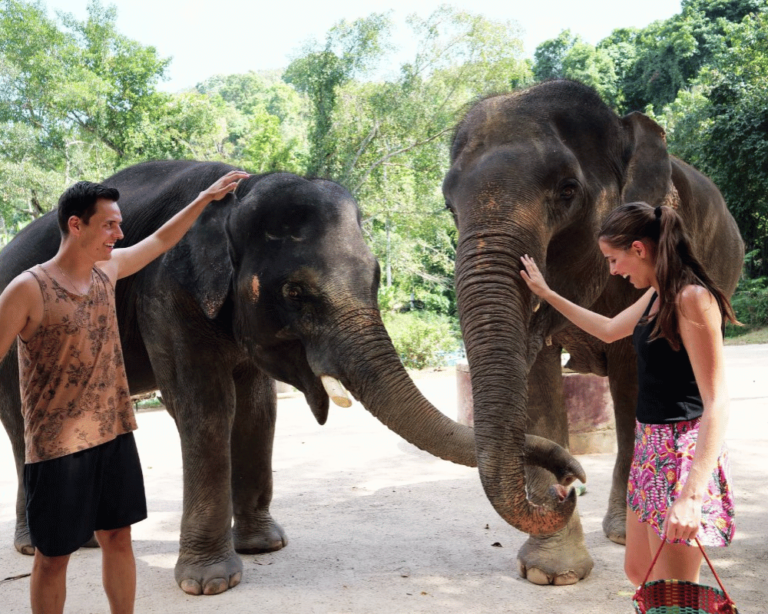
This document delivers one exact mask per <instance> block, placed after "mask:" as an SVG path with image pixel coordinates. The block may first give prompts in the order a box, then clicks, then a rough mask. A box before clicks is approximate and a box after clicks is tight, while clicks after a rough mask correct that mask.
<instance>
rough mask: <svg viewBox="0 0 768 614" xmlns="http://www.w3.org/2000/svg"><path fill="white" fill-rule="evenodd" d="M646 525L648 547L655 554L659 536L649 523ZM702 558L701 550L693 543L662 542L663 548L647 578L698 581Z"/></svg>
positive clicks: (659, 542) (659, 544)
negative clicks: (690, 544) (689, 544)
mask: <svg viewBox="0 0 768 614" xmlns="http://www.w3.org/2000/svg"><path fill="white" fill-rule="evenodd" d="M647 526H648V529H647V530H648V548H649V550H650V551H651V552H652V553H653V555H654V556H655V555H656V551H657V550H658V549H659V547H660V546H661V538H660V537H659V536H658V535H656V532H655V531H654V530H653V529H652V528H651V526H650V525H647ZM703 558H704V557H703V556H702V554H701V550H699V547H698V546H696V545H695V544H694V545H693V546H688V545H687V544H664V550H662V551H661V556H659V560H658V561H656V565H655V566H654V568H653V572H652V573H651V577H650V578H649V580H663V579H675V580H687V581H688V582H698V581H699V571H700V570H701V561H702V559H703Z"/></svg>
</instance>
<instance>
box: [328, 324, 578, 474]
mask: <svg viewBox="0 0 768 614" xmlns="http://www.w3.org/2000/svg"><path fill="white" fill-rule="evenodd" d="M337 321H338V322H340V323H341V324H339V325H338V326H337V328H336V330H335V331H334V332H333V333H332V334H331V335H330V336H329V337H328V340H327V344H328V345H327V346H326V350H325V351H322V352H321V353H320V355H321V356H323V357H324V358H323V359H319V360H318V361H317V364H315V365H314V368H315V370H316V372H320V373H322V374H323V375H322V376H321V379H322V380H323V381H324V385H325V386H326V387H327V389H328V388H329V389H330V394H332V395H334V396H337V398H339V399H343V395H342V394H341V393H340V392H339V391H338V389H337V388H336V387H335V378H333V377H329V376H328V373H329V372H336V373H339V378H340V379H341V380H342V382H343V383H344V385H345V386H346V387H347V388H348V389H349V390H350V391H351V392H352V394H353V395H354V396H355V397H356V398H357V399H358V400H359V401H360V402H361V403H362V404H363V405H364V406H365V408H366V409H367V410H368V411H370V412H371V414H373V415H374V416H375V417H376V418H377V419H378V420H379V421H381V422H382V423H383V424H385V425H386V426H387V427H388V428H389V429H390V430H392V431H394V432H395V433H397V434H398V435H400V436H401V437H403V438H404V439H405V440H406V441H408V442H409V443H411V444H413V445H415V446H416V447H418V448H420V449H422V450H424V451H426V452H429V453H430V454H433V455H434V456H437V457H438V458H442V459H444V460H448V461H452V462H454V463H458V464H460V465H466V466H469V467H475V466H476V465H477V458H476V454H475V435H474V430H473V429H472V428H470V427H467V426H464V425H461V424H458V423H457V422H454V421H453V420H451V419H450V418H448V417H447V416H445V415H444V414H443V413H442V412H440V411H439V410H438V409H437V408H435V407H434V406H433V405H432V404H431V403H430V402H429V401H428V400H427V399H426V398H424V396H423V395H422V394H421V392H420V391H419V389H418V388H417V387H416V385H415V384H414V383H413V380H412V379H411V378H410V376H409V375H408V373H407V372H406V370H405V369H404V368H403V365H402V363H401V362H400V358H399V357H398V355H397V352H396V351H395V348H394V346H393V345H392V341H391V340H390V338H389V335H388V334H387V331H386V329H385V328H384V324H383V323H382V321H381V316H380V314H379V312H378V310H375V309H365V310H357V311H355V312H354V313H353V314H352V313H348V314H347V315H346V316H345V317H340V318H338V320H337ZM331 347H333V348H334V351H333V352H331V351H329V349H330V348H331ZM329 356H342V357H344V361H345V362H344V364H343V366H340V367H333V366H331V365H328V364H323V363H324V362H326V361H327V357H329ZM524 443H525V445H524V447H523V449H522V454H523V457H524V458H523V460H524V462H525V463H527V464H529V465H533V466H537V467H543V468H544V469H547V470H548V471H551V472H552V473H554V474H555V476H557V478H558V480H559V481H560V483H561V484H569V483H571V482H572V481H573V480H574V479H580V480H582V481H583V480H585V479H586V476H585V475H584V470H583V469H582V468H581V465H580V464H579V462H578V461H577V460H576V459H574V458H573V457H572V456H571V455H570V454H569V453H568V452H567V451H566V450H564V449H563V448H561V447H560V446H559V445H557V444H556V443H554V442H552V441H549V440H548V439H544V438H542V437H535V436H532V435H525V438H524Z"/></svg>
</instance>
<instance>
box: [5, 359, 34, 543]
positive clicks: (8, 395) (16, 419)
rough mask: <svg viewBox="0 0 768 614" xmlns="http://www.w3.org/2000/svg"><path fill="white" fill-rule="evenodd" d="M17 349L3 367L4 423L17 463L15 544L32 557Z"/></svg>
mask: <svg viewBox="0 0 768 614" xmlns="http://www.w3.org/2000/svg"><path fill="white" fill-rule="evenodd" d="M18 364H19V363H18V358H17V353H16V347H15V346H13V347H12V348H11V350H10V351H9V352H8V355H7V356H6V357H5V360H4V361H3V362H2V364H0V420H2V422H3V426H4V427H5V431H6V433H8V438H9V439H10V440H11V448H12V449H13V457H14V461H15V463H16V477H17V479H18V486H17V489H16V528H15V530H14V534H13V545H14V547H15V548H16V550H18V551H19V552H20V553H21V554H29V555H32V554H34V553H35V548H34V546H32V540H31V538H30V536H29V528H28V527H27V515H26V493H25V491H24V418H23V417H22V415H21V395H20V393H19V366H18Z"/></svg>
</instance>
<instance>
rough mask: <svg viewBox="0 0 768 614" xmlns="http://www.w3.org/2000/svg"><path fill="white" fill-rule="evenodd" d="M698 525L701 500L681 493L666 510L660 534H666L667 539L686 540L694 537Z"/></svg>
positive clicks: (699, 524) (699, 523) (697, 530)
mask: <svg viewBox="0 0 768 614" xmlns="http://www.w3.org/2000/svg"><path fill="white" fill-rule="evenodd" d="M700 526H701V500H700V499H698V500H697V499H694V498H693V497H687V496H684V495H681V496H679V497H678V498H677V499H675V502H674V503H673V504H672V505H671V506H670V508H669V509H668V510H667V517H666V518H665V519H664V527H663V530H662V535H666V537H667V539H668V540H669V541H673V540H675V539H682V540H686V541H688V540H692V539H693V538H694V537H696V534H697V533H698V532H699V527H700Z"/></svg>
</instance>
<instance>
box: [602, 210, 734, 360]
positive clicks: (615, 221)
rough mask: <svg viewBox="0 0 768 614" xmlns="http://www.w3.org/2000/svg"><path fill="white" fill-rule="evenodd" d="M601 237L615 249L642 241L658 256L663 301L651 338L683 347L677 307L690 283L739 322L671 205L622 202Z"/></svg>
mask: <svg viewBox="0 0 768 614" xmlns="http://www.w3.org/2000/svg"><path fill="white" fill-rule="evenodd" d="M598 236H599V238H600V239H602V240H603V241H605V242H606V243H608V245H610V246H611V247H613V248H614V249H623V250H626V249H629V248H630V247H631V246H632V243H634V242H635V241H642V242H643V243H644V244H645V245H646V246H647V247H648V248H649V249H650V251H651V253H652V254H654V255H655V257H656V265H655V273H656V280H657V281H658V282H659V295H660V296H659V298H660V304H659V312H658V313H657V314H656V318H655V319H656V323H655V325H654V327H653V330H652V331H651V336H650V339H649V341H651V340H653V339H658V338H659V337H663V338H664V339H666V340H667V341H668V342H669V344H670V345H671V346H672V348H673V349H675V350H679V349H680V341H681V340H680V333H679V331H678V321H677V309H676V306H677V300H678V296H679V295H680V292H681V291H682V289H683V288H684V287H685V286H688V285H690V284H694V285H698V286H703V287H705V288H706V289H707V290H709V292H711V293H712V296H714V297H715V300H716V301H717V305H718V307H719V308H720V314H721V315H722V318H723V323H725V322H726V321H729V322H733V323H734V324H738V322H737V320H736V316H735V315H734V313H733V308H732V307H731V303H730V301H729V300H728V297H726V296H725V294H723V291H722V290H720V288H718V287H717V284H715V282H714V281H713V280H712V278H711V277H710V276H709V274H708V273H707V272H706V270H705V269H704V267H703V266H702V264H701V262H700V261H699V259H698V258H697V257H696V254H695V253H694V251H693V246H692V245H691V241H690V238H689V237H688V233H687V232H686V230H685V227H684V225H683V219H682V218H681V217H680V216H679V215H678V213H677V211H675V210H674V209H672V208H671V207H664V206H662V207H651V206H650V205H649V204H647V203H644V202H636V203H627V204H624V205H621V206H620V207H617V208H616V209H614V210H613V211H611V213H610V214H609V215H608V217H607V218H606V219H605V221H604V222H603V225H602V227H601V228H600V233H599V235H598Z"/></svg>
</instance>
